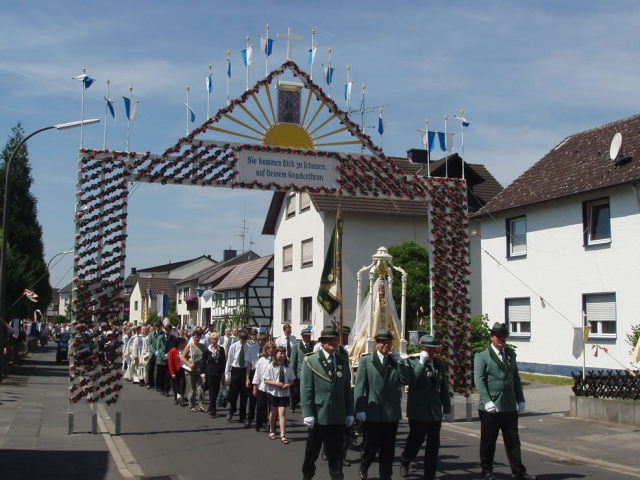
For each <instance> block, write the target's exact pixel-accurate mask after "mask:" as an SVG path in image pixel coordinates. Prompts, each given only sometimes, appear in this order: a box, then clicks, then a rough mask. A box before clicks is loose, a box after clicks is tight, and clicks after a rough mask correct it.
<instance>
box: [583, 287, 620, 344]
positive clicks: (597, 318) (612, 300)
mask: <svg viewBox="0 0 640 480" xmlns="http://www.w3.org/2000/svg"><path fill="white" fill-rule="evenodd" d="M582 309H583V312H584V314H585V317H584V321H585V326H591V332H590V333H589V336H590V337H604V338H616V294H615V293H590V294H587V295H583V296H582Z"/></svg>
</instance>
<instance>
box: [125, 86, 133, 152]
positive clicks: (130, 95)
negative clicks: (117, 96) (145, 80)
mask: <svg viewBox="0 0 640 480" xmlns="http://www.w3.org/2000/svg"><path fill="white" fill-rule="evenodd" d="M132 104H133V85H129V112H128V115H127V148H126V149H125V151H126V152H129V134H130V132H131V107H132Z"/></svg>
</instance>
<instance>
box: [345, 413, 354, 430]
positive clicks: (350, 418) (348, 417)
mask: <svg viewBox="0 0 640 480" xmlns="http://www.w3.org/2000/svg"><path fill="white" fill-rule="evenodd" d="M344 424H345V425H346V426H347V428H349V427H350V426H351V425H353V415H347V419H346V421H345V422H344Z"/></svg>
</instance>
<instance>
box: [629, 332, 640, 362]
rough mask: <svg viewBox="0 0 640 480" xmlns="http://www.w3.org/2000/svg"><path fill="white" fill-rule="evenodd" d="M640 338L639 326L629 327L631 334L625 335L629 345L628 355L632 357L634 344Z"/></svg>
mask: <svg viewBox="0 0 640 480" xmlns="http://www.w3.org/2000/svg"><path fill="white" fill-rule="evenodd" d="M638 338H640V325H631V333H627V339H626V341H627V343H628V344H629V345H631V350H630V351H629V353H630V354H631V355H633V351H634V350H635V349H636V344H637V343H638Z"/></svg>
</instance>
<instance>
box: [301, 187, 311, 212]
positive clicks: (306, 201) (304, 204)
mask: <svg viewBox="0 0 640 480" xmlns="http://www.w3.org/2000/svg"><path fill="white" fill-rule="evenodd" d="M310 208H311V197H310V196H309V194H308V193H307V192H302V193H301V194H300V213H302V212H306V211H307V210H309V209H310Z"/></svg>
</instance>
